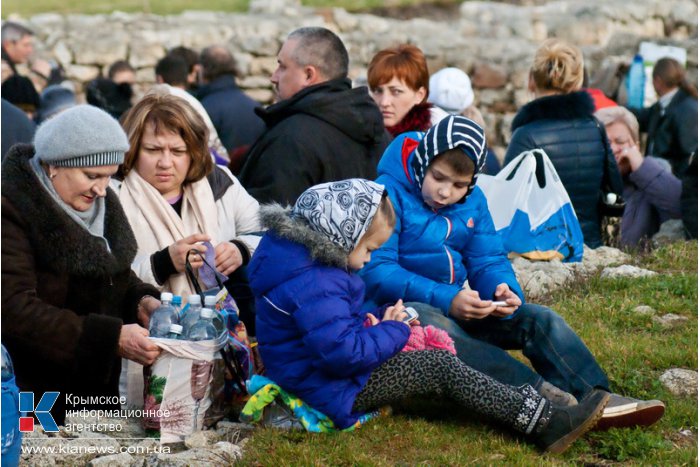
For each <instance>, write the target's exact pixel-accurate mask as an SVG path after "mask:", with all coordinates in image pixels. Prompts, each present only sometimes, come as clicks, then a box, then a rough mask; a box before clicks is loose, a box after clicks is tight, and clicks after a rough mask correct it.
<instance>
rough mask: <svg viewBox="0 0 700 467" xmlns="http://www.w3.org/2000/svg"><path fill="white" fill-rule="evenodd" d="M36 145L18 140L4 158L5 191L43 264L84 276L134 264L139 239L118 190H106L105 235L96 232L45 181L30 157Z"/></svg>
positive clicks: (122, 269) (47, 267) (3, 185)
mask: <svg viewBox="0 0 700 467" xmlns="http://www.w3.org/2000/svg"><path fill="white" fill-rule="evenodd" d="M33 156H34V146H32V145H30V144H18V145H15V146H14V147H13V148H12V149H11V150H10V152H9V153H8V155H7V157H6V158H5V160H4V161H3V163H2V173H1V178H2V188H1V190H2V196H3V198H6V199H7V200H8V201H9V202H10V204H12V205H13V206H14V207H15V208H16V209H17V211H19V212H20V213H21V214H22V216H23V218H24V219H25V220H26V224H25V226H24V227H25V229H26V232H27V236H28V237H29V241H30V243H31V245H32V248H33V250H34V254H35V260H36V262H37V263H38V264H39V265H41V266H42V267H43V268H46V269H49V270H53V271H58V272H66V273H69V274H76V275H82V276H96V275H111V274H114V273H117V272H123V271H124V270H125V269H128V268H130V267H131V262H132V261H133V259H134V257H135V255H136V239H135V238H134V234H133V232H132V231H131V227H130V226H129V221H128V220H127V218H126V216H125V215H124V211H123V210H122V207H121V204H120V203H119V199H118V198H117V195H116V194H115V193H114V192H113V191H112V190H111V189H110V188H108V189H107V197H106V199H105V202H106V214H105V238H107V240H108V241H109V245H110V248H111V249H112V251H111V253H110V252H109V251H107V249H106V248H105V244H104V241H103V240H101V239H98V238H96V237H93V236H92V235H90V234H89V233H88V232H87V231H86V230H85V229H83V228H82V227H80V226H79V225H78V224H77V223H76V222H75V221H74V220H73V219H71V218H70V217H68V215H67V214H66V213H65V212H64V211H63V210H62V209H61V207H60V206H58V204H56V202H55V201H54V200H53V199H52V198H51V196H50V195H49V194H48V193H47V192H46V190H45V189H44V187H42V186H41V184H40V182H39V180H38V178H37V177H36V175H35V174H34V171H33V170H32V168H31V167H30V165H29V159H31V158H32V157H33Z"/></svg>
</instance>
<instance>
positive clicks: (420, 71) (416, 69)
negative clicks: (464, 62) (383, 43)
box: [367, 44, 430, 102]
mask: <svg viewBox="0 0 700 467" xmlns="http://www.w3.org/2000/svg"><path fill="white" fill-rule="evenodd" d="M393 78H398V79H400V80H401V81H403V82H404V83H406V85H407V86H408V87H410V88H411V89H413V90H414V91H418V90H419V89H420V88H425V97H424V98H423V102H425V101H426V100H427V99H428V94H429V91H430V89H429V87H428V83H429V81H430V73H428V64H427V63H426V61H425V55H423V52H422V51H421V49H419V48H418V47H416V46H415V45H411V44H402V45H399V46H396V47H391V48H388V49H384V50H381V51H379V52H378V53H377V54H376V55H375V56H374V57H373V58H372V61H371V62H369V67H368V69H367V83H368V84H369V87H370V89H373V88H376V87H377V86H381V85H382V84H386V83H388V82H389V81H391V80H392V79H393Z"/></svg>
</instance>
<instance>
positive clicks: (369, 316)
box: [365, 313, 379, 327]
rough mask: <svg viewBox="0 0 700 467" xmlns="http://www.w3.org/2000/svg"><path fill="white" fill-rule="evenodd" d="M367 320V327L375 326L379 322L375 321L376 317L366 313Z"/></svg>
mask: <svg viewBox="0 0 700 467" xmlns="http://www.w3.org/2000/svg"><path fill="white" fill-rule="evenodd" d="M366 316H367V320H369V325H370V326H376V325H377V324H379V320H378V319H377V317H376V316H374V315H373V314H372V313H367V315H366ZM365 327H367V322H366V321H365Z"/></svg>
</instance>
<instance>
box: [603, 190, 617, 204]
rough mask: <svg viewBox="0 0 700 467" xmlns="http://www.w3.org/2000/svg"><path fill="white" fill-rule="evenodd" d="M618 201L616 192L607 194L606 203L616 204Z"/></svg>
mask: <svg viewBox="0 0 700 467" xmlns="http://www.w3.org/2000/svg"><path fill="white" fill-rule="evenodd" d="M615 201H617V195H616V194H615V193H608V194H607V195H605V204H615Z"/></svg>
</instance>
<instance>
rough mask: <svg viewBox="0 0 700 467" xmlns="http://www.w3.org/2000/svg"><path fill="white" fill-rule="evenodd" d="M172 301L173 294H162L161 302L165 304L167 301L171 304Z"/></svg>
mask: <svg viewBox="0 0 700 467" xmlns="http://www.w3.org/2000/svg"><path fill="white" fill-rule="evenodd" d="M172 300H173V294H171V293H170V292H163V293H161V294H160V301H161V302H165V301H168V302H171V301H172Z"/></svg>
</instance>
